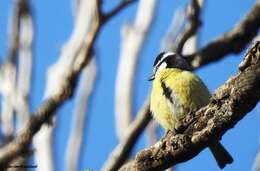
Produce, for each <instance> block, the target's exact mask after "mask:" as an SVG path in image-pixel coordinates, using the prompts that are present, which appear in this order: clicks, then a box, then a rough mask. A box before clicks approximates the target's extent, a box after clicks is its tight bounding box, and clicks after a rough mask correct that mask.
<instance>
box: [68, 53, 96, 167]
mask: <svg viewBox="0 0 260 171" xmlns="http://www.w3.org/2000/svg"><path fill="white" fill-rule="evenodd" d="M96 67H97V66H96V61H95V57H92V59H91V61H90V63H89V64H88V65H87V66H86V67H85V68H84V70H83V71H82V78H81V80H80V85H79V90H78V92H77V95H76V102H75V103H76V104H75V108H74V112H73V114H72V116H73V118H74V121H73V125H72V130H71V133H70V138H69V143H68V147H67V151H66V165H67V167H66V169H67V170H68V171H71V170H78V168H77V164H78V162H79V161H80V160H79V157H80V149H81V144H82V139H83V137H84V125H86V124H85V120H86V111H87V106H88V101H89V97H90V95H91V93H92V90H93V87H94V83H95V79H96Z"/></svg>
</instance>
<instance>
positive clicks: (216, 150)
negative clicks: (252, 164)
mask: <svg viewBox="0 0 260 171" xmlns="http://www.w3.org/2000/svg"><path fill="white" fill-rule="evenodd" d="M209 148H210V150H211V152H212V154H213V156H214V157H215V159H216V161H217V163H218V166H219V167H220V168H221V169H223V168H224V167H225V166H226V165H227V164H230V163H232V162H233V158H232V156H231V155H230V154H229V153H228V151H227V150H226V149H225V147H224V146H223V145H222V144H221V143H220V142H219V141H215V142H213V143H212V144H211V145H210V146H209Z"/></svg>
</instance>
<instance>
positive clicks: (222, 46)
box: [186, 0, 260, 68]
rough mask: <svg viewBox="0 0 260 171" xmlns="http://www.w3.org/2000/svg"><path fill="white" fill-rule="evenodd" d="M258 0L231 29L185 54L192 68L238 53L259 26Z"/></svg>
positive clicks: (259, 4)
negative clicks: (192, 51)
mask: <svg viewBox="0 0 260 171" xmlns="http://www.w3.org/2000/svg"><path fill="white" fill-rule="evenodd" d="M259 21H260V1H259V0H257V2H256V4H255V6H254V7H253V8H252V10H251V11H250V12H249V13H248V14H247V15H246V16H245V18H244V19H243V20H242V21H241V22H240V23H238V24H237V25H236V26H235V27H234V28H233V29H232V30H231V31H229V32H226V33H225V34H224V35H222V36H220V37H219V38H217V39H216V40H214V41H212V42H210V43H208V44H207V45H206V46H205V47H203V48H202V49H200V50H199V51H198V52H196V53H194V54H192V55H188V56H186V57H187V59H188V60H189V62H190V63H191V65H192V66H193V67H194V68H198V67H200V66H202V65H205V64H208V63H212V62H214V61H216V60H220V59H222V58H223V57H224V56H226V55H228V54H232V53H235V54H237V53H240V52H241V51H242V50H243V49H244V48H245V47H246V45H247V44H248V43H249V42H250V41H252V39H253V38H254V37H255V36H256V35H257V33H258V30H259V27H260V22H259Z"/></svg>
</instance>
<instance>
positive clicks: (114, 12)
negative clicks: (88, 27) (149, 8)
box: [103, 0, 138, 21]
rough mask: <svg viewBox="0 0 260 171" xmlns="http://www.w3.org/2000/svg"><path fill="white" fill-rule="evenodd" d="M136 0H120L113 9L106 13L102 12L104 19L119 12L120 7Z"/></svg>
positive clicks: (122, 7)
mask: <svg viewBox="0 0 260 171" xmlns="http://www.w3.org/2000/svg"><path fill="white" fill-rule="evenodd" d="M136 1H138V0H122V1H121V2H120V3H119V4H118V5H117V6H116V7H115V8H114V9H113V10H111V11H110V12H108V13H107V14H104V16H103V17H104V21H107V20H108V19H109V18H111V17H113V16H115V15H116V14H117V13H118V12H120V11H121V10H122V9H124V8H125V7H127V6H128V5H130V4H131V3H134V2H136Z"/></svg>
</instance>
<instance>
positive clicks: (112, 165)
mask: <svg viewBox="0 0 260 171" xmlns="http://www.w3.org/2000/svg"><path fill="white" fill-rule="evenodd" d="M151 119H152V117H151V114H150V112H149V98H147V100H146V101H145V103H144V105H143V107H142V108H141V110H140V111H139V112H138V114H137V117H136V118H135V120H134V121H133V122H132V123H131V125H130V126H129V127H128V128H127V130H126V135H127V136H126V137H125V138H124V139H122V140H121V141H120V143H119V144H118V145H117V146H116V148H115V149H114V150H113V151H112V153H111V154H110V156H109V157H108V160H107V161H106V162H105V165H104V166H103V168H102V170H103V171H114V170H118V169H119V168H120V167H121V166H122V165H123V164H124V162H125V161H126V160H127V159H128V157H129V154H130V153H131V150H132V149H133V146H134V144H135V143H136V142H137V140H138V138H139V136H140V135H141V133H142V131H143V130H144V129H145V127H146V125H147V124H148V123H149V122H150V120H151Z"/></svg>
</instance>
